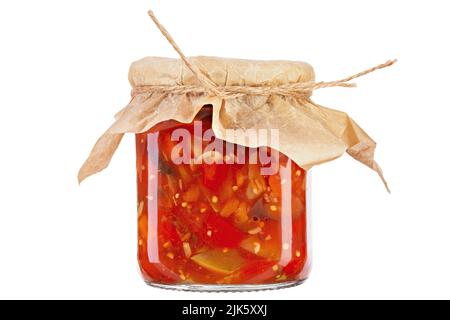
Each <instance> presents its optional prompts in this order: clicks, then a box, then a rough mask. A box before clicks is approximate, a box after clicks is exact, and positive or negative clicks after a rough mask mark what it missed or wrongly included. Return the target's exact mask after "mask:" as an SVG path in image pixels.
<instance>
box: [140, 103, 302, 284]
mask: <svg viewBox="0 0 450 320" xmlns="http://www.w3.org/2000/svg"><path fill="white" fill-rule="evenodd" d="M211 122H212V114H211V108H209V107H204V108H203V109H202V110H201V111H200V112H199V114H198V115H197V116H196V118H195V119H194V121H193V122H192V123H190V124H183V123H179V122H177V121H173V120H172V121H166V122H164V123H161V124H158V125H157V126H155V127H154V128H152V129H150V130H149V131H148V132H145V133H141V134H137V135H136V150H137V176H138V216H139V218H138V219H139V220H138V226H139V231H138V233H139V247H138V258H139V265H140V269H141V271H142V274H143V277H144V279H145V281H146V282H147V283H148V284H149V285H152V286H157V287H163V288H169V289H178V290H192V291H248V290H263V289H277V288H284V287H290V286H294V285H297V284H300V283H302V282H303V281H304V280H306V278H307V277H308V274H309V271H310V250H309V246H308V231H309V230H308V229H307V212H308V210H307V207H308V202H309V199H308V194H309V190H308V189H309V188H308V187H307V185H308V184H307V182H309V177H308V174H307V172H306V171H305V170H303V169H302V168H300V167H299V166H298V165H297V164H295V163H294V162H293V161H291V160H290V159H289V158H287V157H286V156H284V155H283V154H281V153H277V154H278V155H279V156H278V157H271V159H272V162H273V159H275V158H276V160H275V161H277V163H276V166H273V163H271V164H270V166H271V167H276V168H277V169H276V170H273V169H272V170H263V169H264V168H266V169H267V166H268V164H265V162H263V161H261V158H260V156H259V154H260V153H259V152H260V151H261V150H260V149H261V148H257V149H253V148H245V147H242V146H239V147H240V151H238V150H239V148H238V147H237V146H236V145H233V144H229V143H225V142H223V141H221V140H219V139H217V138H215V137H214V135H213V133H212V130H211ZM180 137H183V138H184V139H181V138H180ZM182 140H183V143H184V144H183V145H184V146H185V147H184V148H182V147H180V145H181V141H182ZM186 140H188V141H186ZM186 143H187V144H186ZM212 143H214V145H215V146H217V145H220V144H221V145H223V148H222V150H221V151H217V148H215V149H214V150H212V151H211V148H210V147H211V144H212ZM186 146H187V147H186ZM234 147H236V148H234ZM208 150H210V151H208ZM229 150H231V152H230V151H229ZM242 151H244V152H242ZM264 152H266V154H269V155H271V152H274V151H273V150H270V149H269V148H264ZM255 154H256V155H257V156H256V157H253V156H252V155H255ZM238 159H240V160H238ZM181 160H182V161H181ZM243 160H244V161H243ZM252 160H253V161H252ZM180 162H181V163H180ZM263 163H264V164H263ZM307 180H308V181H307Z"/></svg>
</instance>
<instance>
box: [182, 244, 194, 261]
mask: <svg viewBox="0 0 450 320" xmlns="http://www.w3.org/2000/svg"><path fill="white" fill-rule="evenodd" d="M183 250H184V255H185V256H186V258H190V257H191V255H192V250H191V246H190V245H189V242H183Z"/></svg>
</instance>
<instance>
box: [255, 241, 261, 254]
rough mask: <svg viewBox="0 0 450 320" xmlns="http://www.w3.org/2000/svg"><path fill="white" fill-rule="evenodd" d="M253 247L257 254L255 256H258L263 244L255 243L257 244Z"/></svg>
mask: <svg viewBox="0 0 450 320" xmlns="http://www.w3.org/2000/svg"><path fill="white" fill-rule="evenodd" d="M253 246H254V250H253V251H254V252H255V254H258V252H259V251H260V250H261V244H260V243H259V242H255V243H253Z"/></svg>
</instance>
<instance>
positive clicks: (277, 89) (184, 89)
mask: <svg viewBox="0 0 450 320" xmlns="http://www.w3.org/2000/svg"><path fill="white" fill-rule="evenodd" d="M148 15H149V16H150V18H152V20H153V22H154V23H155V25H156V26H157V27H158V29H159V30H160V31H161V33H162V34H163V36H164V37H165V38H166V39H167V41H168V42H169V43H170V44H171V45H172V47H173V48H174V49H175V51H176V52H177V53H178V55H179V56H180V58H181V60H182V61H183V63H184V64H185V65H186V67H187V68H188V69H189V70H190V71H191V72H192V73H193V74H194V76H195V77H196V78H197V80H198V82H199V83H200V85H174V86H164V85H158V86H153V85H150V86H138V87H135V88H134V89H133V91H132V95H133V96H136V95H138V94H150V93H154V92H156V93H162V94H188V93H189V94H196V95H200V94H208V95H212V96H216V97H218V98H221V99H232V98H238V97H241V96H244V95H256V96H270V95H279V96H284V97H292V98H305V97H310V96H311V94H312V92H313V91H314V90H318V89H323V88H331V87H346V88H349V87H350V88H351V87H356V84H354V83H350V81H352V80H354V79H357V78H360V77H363V76H365V75H367V74H369V73H372V72H375V71H377V70H381V69H384V68H387V67H390V66H392V65H393V64H394V63H396V62H397V60H389V61H387V62H386V63H383V64H380V65H378V66H376V67H373V68H370V69H367V70H365V71H362V72H359V73H357V74H354V75H352V76H349V77H347V78H344V79H341V80H336V81H329V82H323V81H322V82H314V81H311V82H304V83H300V82H297V83H291V84H282V85H277V86H218V85H217V84H216V83H214V81H212V80H211V79H210V78H209V76H208V75H205V74H204V73H203V72H201V71H200V70H199V69H198V68H197V67H196V66H194V65H192V64H191V63H190V62H189V60H188V58H187V57H186V56H185V54H184V53H183V51H181V49H180V47H178V45H177V44H176V42H175V40H174V39H173V38H172V36H171V35H170V33H169V32H168V31H167V30H166V28H164V26H163V25H162V24H161V23H160V22H159V20H158V19H157V18H156V16H155V14H154V13H153V11H151V10H150V11H149V12H148Z"/></svg>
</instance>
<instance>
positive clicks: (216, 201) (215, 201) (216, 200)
mask: <svg viewBox="0 0 450 320" xmlns="http://www.w3.org/2000/svg"><path fill="white" fill-rule="evenodd" d="M211 202H212V203H218V202H219V198H218V197H217V196H212V198H211Z"/></svg>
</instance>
